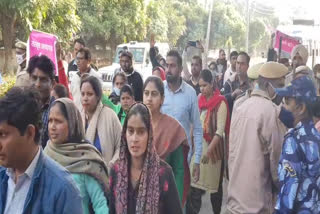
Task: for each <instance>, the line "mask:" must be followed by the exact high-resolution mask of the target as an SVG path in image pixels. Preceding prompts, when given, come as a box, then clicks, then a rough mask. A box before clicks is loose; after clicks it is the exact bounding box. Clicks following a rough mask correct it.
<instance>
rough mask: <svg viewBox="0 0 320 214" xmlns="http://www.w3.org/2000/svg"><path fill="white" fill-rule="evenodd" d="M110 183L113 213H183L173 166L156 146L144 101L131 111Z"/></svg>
mask: <svg viewBox="0 0 320 214" xmlns="http://www.w3.org/2000/svg"><path fill="white" fill-rule="evenodd" d="M109 185H110V196H109V202H110V203H109V213H110V214H114V213H116V214H127V213H128V214H182V208H181V205H180V201H179V196H178V191H177V188H176V185H175V182H174V178H173V174H172V170H171V167H170V166H169V165H168V164H166V163H165V162H164V161H162V160H160V158H159V156H158V155H157V153H156V151H155V149H154V146H153V137H152V125H151V116H150V112H149V110H148V108H147V107H146V106H145V105H143V104H141V103H137V104H134V105H133V106H132V107H131V108H130V110H129V112H128V115H127V118H126V120H125V123H124V125H123V131H122V141H121V145H120V156H119V159H118V160H117V161H116V162H115V164H114V165H113V167H112V168H111V171H110V180H109Z"/></svg>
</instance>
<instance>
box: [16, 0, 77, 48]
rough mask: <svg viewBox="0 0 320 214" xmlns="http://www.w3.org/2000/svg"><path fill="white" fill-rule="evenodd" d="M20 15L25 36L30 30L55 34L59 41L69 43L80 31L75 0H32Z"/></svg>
mask: <svg viewBox="0 0 320 214" xmlns="http://www.w3.org/2000/svg"><path fill="white" fill-rule="evenodd" d="M32 3H33V4H32V5H29V7H27V8H25V11H23V12H22V13H21V14H20V18H21V19H20V20H21V23H22V24H24V23H26V24H25V25H23V26H25V28H24V30H25V32H26V35H28V34H29V32H30V30H31V29H36V30H40V31H44V32H47V33H51V34H55V35H57V36H58V37H59V40H60V41H64V42H66V41H69V40H70V39H71V38H72V37H73V35H74V34H76V33H77V32H78V31H79V30H80V26H81V22H80V19H79V17H78V15H76V8H77V0H68V1H65V0H54V1H50V0H33V1H32Z"/></svg>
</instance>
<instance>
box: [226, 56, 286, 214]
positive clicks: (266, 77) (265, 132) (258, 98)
mask: <svg viewBox="0 0 320 214" xmlns="http://www.w3.org/2000/svg"><path fill="white" fill-rule="evenodd" d="M287 74H288V68H287V67H285V66H284V65H282V64H279V63H276V62H267V63H265V64H264V65H263V66H262V67H261V68H260V69H259V77H258V84H257V87H256V88H254V89H253V91H252V92H251V96H250V98H249V99H247V100H246V101H244V103H242V104H241V105H240V106H239V107H238V108H237V109H236V111H235V112H233V115H232V119H231V127H230V140H229V162H228V163H229V176H230V179H229V185H228V199H227V210H228V212H229V213H264V214H271V213H273V210H274V202H275V199H276V194H277V191H278V187H279V186H278V184H279V183H278V176H277V167H278V162H279V157H280V153H281V148H282V142H283V139H284V135H285V132H286V128H285V126H284V125H283V123H281V121H280V120H279V114H280V107H279V106H278V105H279V104H280V103H281V101H282V97H280V96H277V94H276V92H275V88H282V87H284V81H285V76H286V75H287Z"/></svg>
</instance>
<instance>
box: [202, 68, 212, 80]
mask: <svg viewBox="0 0 320 214" xmlns="http://www.w3.org/2000/svg"><path fill="white" fill-rule="evenodd" d="M200 79H202V80H203V81H205V82H208V83H212V80H213V77H212V73H211V71H210V70H208V69H204V70H202V71H201V72H200Z"/></svg>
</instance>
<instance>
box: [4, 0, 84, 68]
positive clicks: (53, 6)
mask: <svg viewBox="0 0 320 214" xmlns="http://www.w3.org/2000/svg"><path fill="white" fill-rule="evenodd" d="M76 3H77V1H76V0H68V1H64V0H55V1H50V0H33V1H25V0H15V1H11V0H1V1H0V26H1V30H2V31H1V32H2V38H3V41H4V48H5V64H4V68H3V73H7V74H12V73H13V71H14V65H15V59H14V57H13V56H12V49H13V46H14V41H15V39H16V30H17V27H18V28H19V31H20V35H23V38H22V39H23V40H25V41H26V39H27V37H28V35H29V33H30V30H31V29H32V28H33V29H37V30H42V31H45V32H48V33H52V34H55V35H58V37H59V39H60V40H62V41H68V40H69V39H70V38H71V37H72V36H73V34H74V33H75V32H77V31H78V30H79V27H80V21H79V18H78V16H77V15H76V14H75V11H76V10H75V9H76V5H77V4H76Z"/></svg>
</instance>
